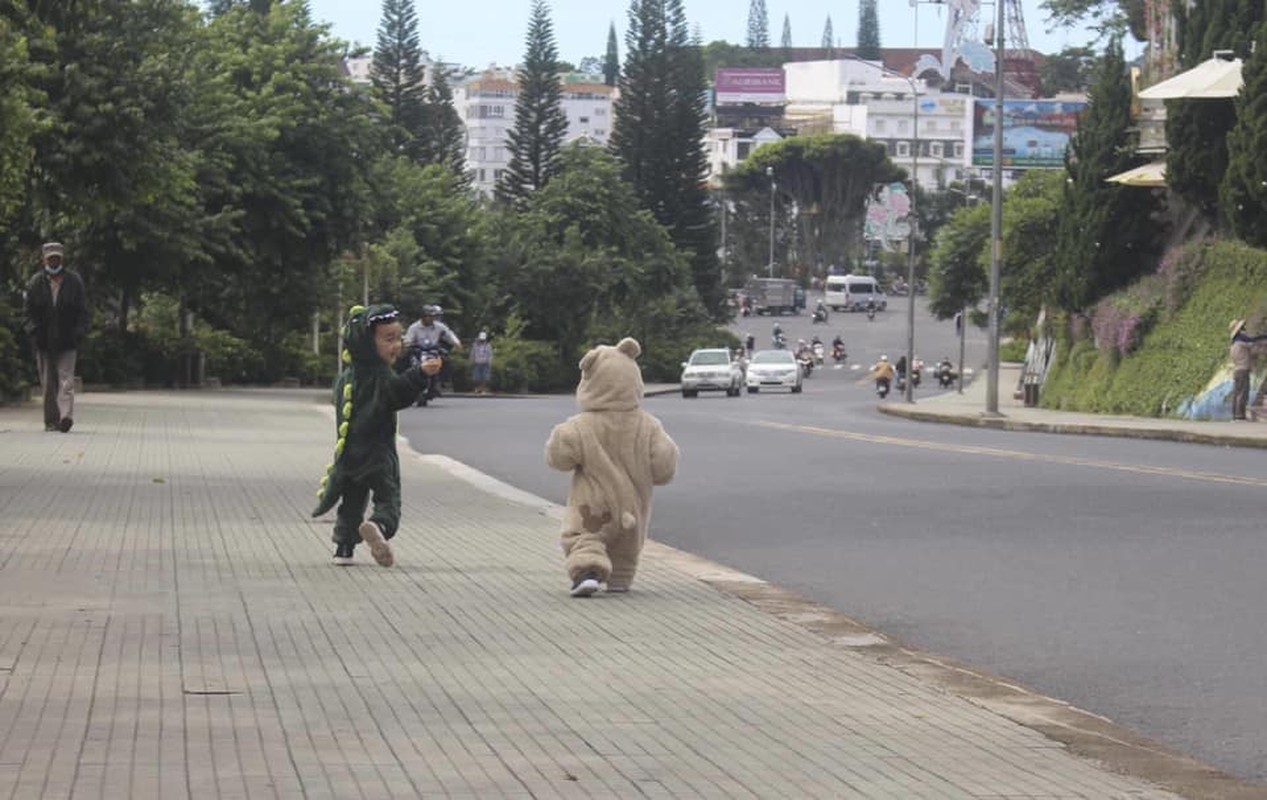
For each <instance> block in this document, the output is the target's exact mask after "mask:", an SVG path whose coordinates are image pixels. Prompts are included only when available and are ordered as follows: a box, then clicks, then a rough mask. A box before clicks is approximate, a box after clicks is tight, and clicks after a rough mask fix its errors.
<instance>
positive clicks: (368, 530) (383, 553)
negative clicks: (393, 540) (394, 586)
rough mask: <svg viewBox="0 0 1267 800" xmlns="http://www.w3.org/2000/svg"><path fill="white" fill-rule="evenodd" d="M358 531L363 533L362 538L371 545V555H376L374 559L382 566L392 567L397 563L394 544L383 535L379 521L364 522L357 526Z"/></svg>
mask: <svg viewBox="0 0 1267 800" xmlns="http://www.w3.org/2000/svg"><path fill="white" fill-rule="evenodd" d="M357 532H358V533H360V534H361V539H362V540H364V542H365V543H366V544H367V545H369V546H370V555H372V556H374V560H375V561H376V562H378V565H379V566H380V567H390V566H391V565H392V564H394V563H396V559H395V558H394V557H393V556H392V546H391V545H389V544H388V543H387V539H385V538H384V537H383V531H382V529H381V528H379V527H378V523H377V522H362V523H361V527H359V528H357Z"/></svg>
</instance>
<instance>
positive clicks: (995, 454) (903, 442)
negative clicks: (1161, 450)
mask: <svg viewBox="0 0 1267 800" xmlns="http://www.w3.org/2000/svg"><path fill="white" fill-rule="evenodd" d="M751 424H753V425H757V426H760V427H763V428H773V429H775V430H784V431H795V432H798V433H810V434H814V435H815V436H828V437H831V438H835V439H852V440H854V441H858V442H870V443H871V444H889V445H896V446H898V447H913V448H918V449H922V450H939V451H942V452H945V453H959V454H969V455H978V456H988V457H992V458H1008V459H1012V460H1015V461H1041V462H1044V463H1047V464H1065V465H1069V466H1077V467H1093V468H1095V469H1107V470H1115V471H1117V472H1132V473H1135V474H1139V475H1160V476H1163V477H1169V478H1186V479H1188V480H1194V481H1206V482H1208V483H1231V484H1236V485H1238V486H1264V487H1267V480H1264V479H1262V478H1247V477H1243V476H1240V475H1224V474H1221V473H1218V472H1202V471H1199V470H1190V469H1177V468H1175V467H1149V466H1145V465H1142V464H1121V463H1118V462H1115V461H1098V460H1096V459H1092V458H1078V457H1076V456H1057V455H1050V454H1047V453H1027V452H1025V451H1023V450H1003V449H1001V448H997V447H978V446H975V445H961V444H944V443H942V442H930V441H926V440H923V439H905V438H900V437H897V436H878V435H876V434H870V433H855V432H853V431H841V430H836V429H835V428H821V427H818V426H815V425H789V424H787V423H783V422H768V421H764V420H756V421H753V422H752V423H751Z"/></svg>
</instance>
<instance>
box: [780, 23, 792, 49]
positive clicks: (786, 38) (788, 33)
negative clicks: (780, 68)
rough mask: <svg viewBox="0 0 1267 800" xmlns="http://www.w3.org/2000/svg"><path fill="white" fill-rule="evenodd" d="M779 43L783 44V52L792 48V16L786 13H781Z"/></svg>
mask: <svg viewBox="0 0 1267 800" xmlns="http://www.w3.org/2000/svg"><path fill="white" fill-rule="evenodd" d="M779 44H781V45H782V46H783V50H784V52H785V54H788V53H790V51H791V50H792V18H791V17H789V16H788V15H787V14H784V15H783V39H782V41H781V42H779Z"/></svg>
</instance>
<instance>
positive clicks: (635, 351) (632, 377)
mask: <svg viewBox="0 0 1267 800" xmlns="http://www.w3.org/2000/svg"><path fill="white" fill-rule="evenodd" d="M640 355H642V347H641V346H640V345H639V344H638V341H637V340H636V339H631V338H629V337H625V338H624V339H621V340H620V342H619V343H618V344H617V345H616V346H615V347H612V346H610V345H599V346H598V347H595V348H594V349H593V350H590V351H589V352H588V353H586V354H585V357H584V358H582V359H581V364H580V367H581V382H580V384H579V385H578V386H577V387H576V403H577V405H578V406H580V409H581V410H582V411H634V410H636V409H638V408H641V407H642V393H643V384H642V370H641V369H640V368H639V367H638V362H637V360H636V359H637V358H638V356H640Z"/></svg>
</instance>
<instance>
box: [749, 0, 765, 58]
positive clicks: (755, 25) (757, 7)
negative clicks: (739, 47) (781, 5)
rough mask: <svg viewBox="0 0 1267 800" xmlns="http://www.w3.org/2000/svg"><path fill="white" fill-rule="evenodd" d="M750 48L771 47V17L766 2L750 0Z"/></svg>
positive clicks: (763, 0)
mask: <svg viewBox="0 0 1267 800" xmlns="http://www.w3.org/2000/svg"><path fill="white" fill-rule="evenodd" d="M746 44H747V45H748V47H753V48H756V47H769V46H770V15H769V14H768V13H767V12H766V9H765V0H748V39H747V42H746Z"/></svg>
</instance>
